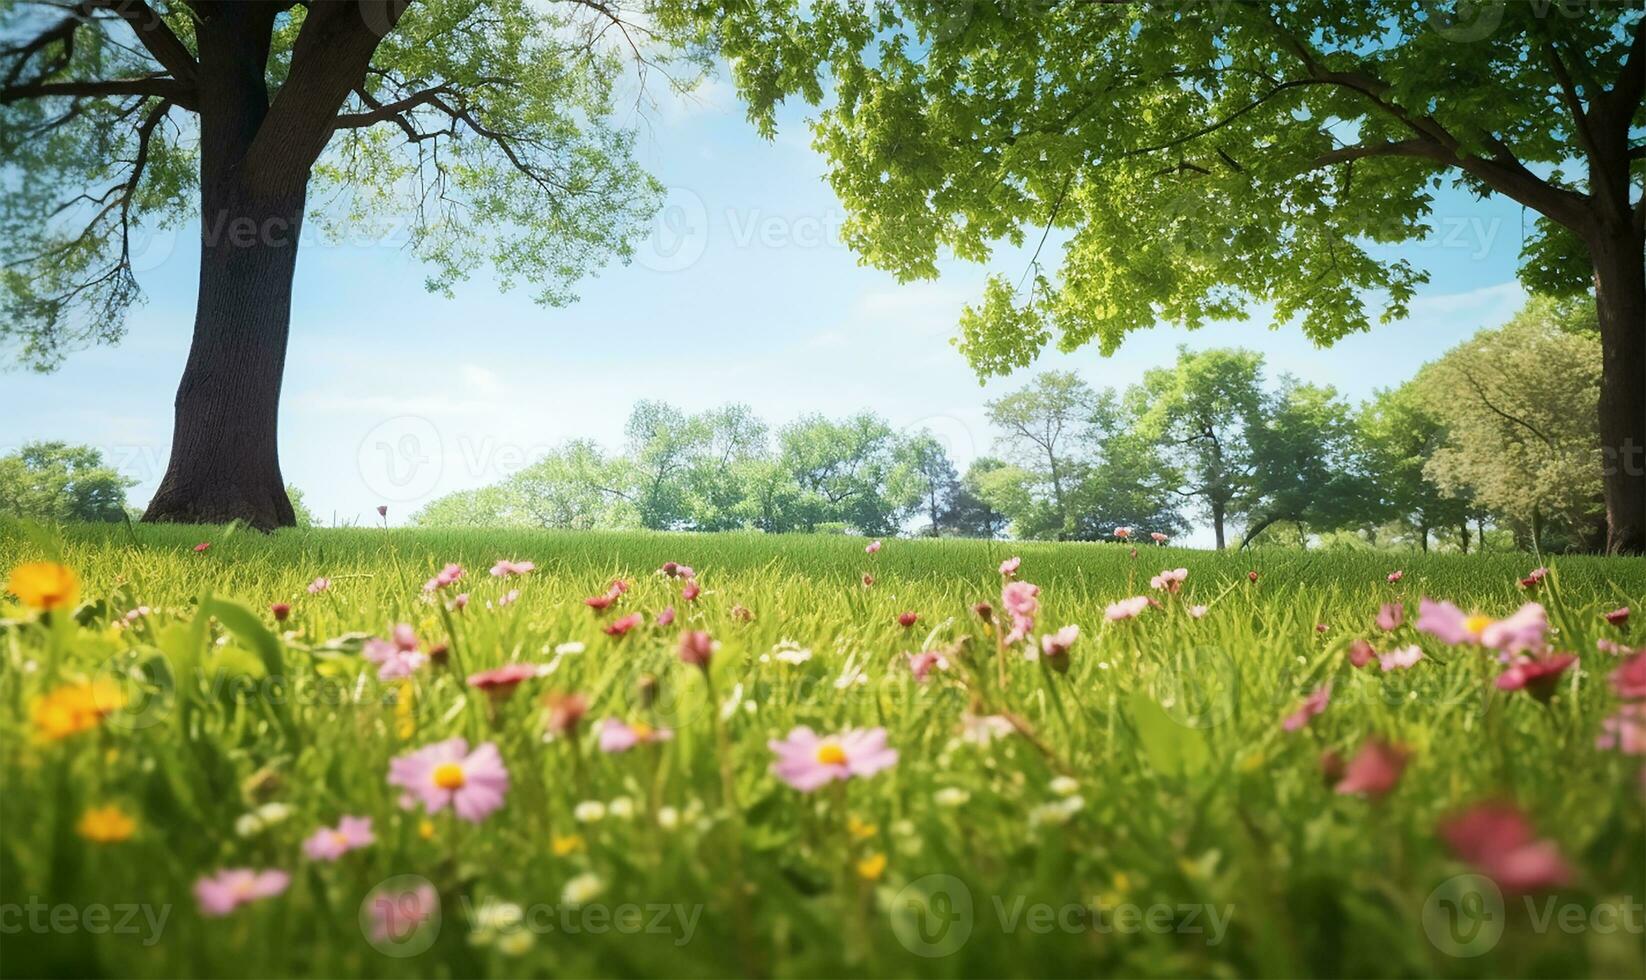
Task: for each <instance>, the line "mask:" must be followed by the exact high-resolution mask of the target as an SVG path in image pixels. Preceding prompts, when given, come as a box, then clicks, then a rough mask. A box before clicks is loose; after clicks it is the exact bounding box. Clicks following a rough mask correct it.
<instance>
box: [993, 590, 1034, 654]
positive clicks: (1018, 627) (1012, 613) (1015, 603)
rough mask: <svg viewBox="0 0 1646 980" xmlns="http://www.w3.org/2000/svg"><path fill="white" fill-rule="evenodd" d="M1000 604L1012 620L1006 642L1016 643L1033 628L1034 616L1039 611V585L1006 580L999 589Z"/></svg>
mask: <svg viewBox="0 0 1646 980" xmlns="http://www.w3.org/2000/svg"><path fill="white" fill-rule="evenodd" d="M1000 606H1001V608H1003V609H1005V610H1006V615H1007V616H1009V617H1011V620H1012V629H1011V632H1010V633H1008V634H1006V642H1007V643H1017V642H1019V641H1021V640H1022V639H1023V638H1024V637H1026V636H1028V635H1029V631H1030V630H1033V629H1034V619H1035V616H1036V615H1037V614H1038V613H1039V612H1040V586H1038V585H1035V584H1034V583H1033V582H1019V581H1016V580H1014V581H1011V582H1007V583H1006V585H1005V587H1004V588H1002V589H1001V590H1000Z"/></svg>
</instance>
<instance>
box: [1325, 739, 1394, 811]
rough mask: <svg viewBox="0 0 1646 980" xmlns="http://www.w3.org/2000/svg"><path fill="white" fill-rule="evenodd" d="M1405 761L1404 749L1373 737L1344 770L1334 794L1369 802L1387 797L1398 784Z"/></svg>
mask: <svg viewBox="0 0 1646 980" xmlns="http://www.w3.org/2000/svg"><path fill="white" fill-rule="evenodd" d="M1406 759H1407V752H1406V750H1405V749H1403V748H1401V747H1400V746H1398V745H1390V744H1389V743H1387V742H1384V741H1382V740H1380V739H1375V738H1374V739H1372V740H1371V741H1369V742H1367V743H1366V744H1365V745H1362V746H1361V747H1360V751H1359V752H1357V753H1355V757H1354V758H1353V759H1350V760H1349V764H1348V765H1347V766H1345V767H1344V769H1343V779H1342V780H1341V781H1339V782H1338V784H1337V791H1338V792H1339V793H1342V794H1344V795H1348V794H1359V795H1362V796H1369V797H1372V798H1373V799H1377V798H1380V797H1383V796H1387V795H1388V794H1389V792H1390V791H1391V790H1393V789H1394V788H1395V786H1397V785H1398V784H1399V783H1400V777H1401V774H1402V773H1404V772H1405V771H1406Z"/></svg>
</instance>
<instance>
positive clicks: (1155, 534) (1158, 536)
mask: <svg viewBox="0 0 1646 980" xmlns="http://www.w3.org/2000/svg"><path fill="white" fill-rule="evenodd" d="M1149 537H1151V538H1153V539H1154V543H1155V544H1165V543H1166V542H1167V541H1168V540H1169V539H1168V538H1167V537H1166V535H1164V534H1162V533H1161V532H1159V531H1150V532H1149Z"/></svg>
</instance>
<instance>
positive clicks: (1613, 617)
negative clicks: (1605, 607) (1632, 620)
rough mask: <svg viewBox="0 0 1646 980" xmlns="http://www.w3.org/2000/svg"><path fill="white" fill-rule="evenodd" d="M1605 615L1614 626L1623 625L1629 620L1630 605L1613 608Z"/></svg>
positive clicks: (1607, 620)
mask: <svg viewBox="0 0 1646 980" xmlns="http://www.w3.org/2000/svg"><path fill="white" fill-rule="evenodd" d="M1605 615H1606V622H1608V623H1611V624H1612V625H1613V626H1622V625H1624V624H1625V623H1627V622H1629V607H1628V606H1619V607H1618V608H1616V609H1613V610H1612V611H1611V612H1609V613H1606V614H1605Z"/></svg>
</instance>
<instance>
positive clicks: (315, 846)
mask: <svg viewBox="0 0 1646 980" xmlns="http://www.w3.org/2000/svg"><path fill="white" fill-rule="evenodd" d="M376 840H377V837H376V836H375V835H373V834H372V830H371V818H370V817H344V818H343V819H342V820H339V821H338V822H337V826H335V827H321V828H320V829H318V830H316V831H315V832H314V833H312V834H310V835H309V837H308V839H307V840H305V841H303V853H304V854H307V855H308V856H309V860H311V861H335V860H337V859H338V858H340V857H342V856H343V855H344V854H347V853H348V852H350V851H353V850H356V849H358V848H362V847H365V846H367V845H368V844H372V843H374V842H375V841H376Z"/></svg>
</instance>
